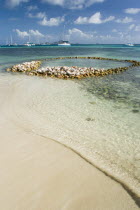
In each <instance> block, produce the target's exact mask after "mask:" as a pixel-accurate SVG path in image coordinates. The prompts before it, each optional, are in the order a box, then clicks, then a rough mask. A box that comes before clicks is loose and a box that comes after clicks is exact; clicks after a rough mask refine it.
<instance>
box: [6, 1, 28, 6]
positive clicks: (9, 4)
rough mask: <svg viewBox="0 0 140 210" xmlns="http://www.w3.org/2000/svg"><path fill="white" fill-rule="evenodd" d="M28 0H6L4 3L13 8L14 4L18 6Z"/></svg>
mask: <svg viewBox="0 0 140 210" xmlns="http://www.w3.org/2000/svg"><path fill="white" fill-rule="evenodd" d="M28 1H29V0H6V5H7V7H9V8H14V7H16V6H19V5H20V4H21V3H26V2H28Z"/></svg>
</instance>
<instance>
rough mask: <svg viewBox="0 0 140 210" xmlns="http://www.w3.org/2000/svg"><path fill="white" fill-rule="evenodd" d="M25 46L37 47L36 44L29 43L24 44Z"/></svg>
mask: <svg viewBox="0 0 140 210" xmlns="http://www.w3.org/2000/svg"><path fill="white" fill-rule="evenodd" d="M24 46H27V47H31V46H35V44H34V43H30V42H27V43H25V44H24Z"/></svg>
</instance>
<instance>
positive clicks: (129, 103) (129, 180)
mask: <svg viewBox="0 0 140 210" xmlns="http://www.w3.org/2000/svg"><path fill="white" fill-rule="evenodd" d="M80 55H83V56H101V57H109V58H119V59H134V60H139V61H140V47H132V48H131V47H123V46H119V45H117V46H116V45H102V46H99V47H98V46H92V45H91V46H90V45H88V46H74V47H69V48H63V47H42V48H41V47H37V48H35V47H34V48H0V87H1V89H0V91H4V88H2V87H4V85H5V84H7V86H8V87H9V89H10V97H11V98H10V100H11V101H10V106H12V107H13V109H12V112H13V119H11V120H13V121H14V122H16V123H17V125H18V126H21V127H24V129H25V130H26V129H27V130H30V132H32V133H35V134H37V135H43V136H46V137H49V138H53V139H55V140H56V141H59V142H60V143H63V144H65V145H67V146H69V147H71V148H73V149H74V150H75V151H76V152H77V153H80V154H81V155H82V156H83V157H85V158H86V159H88V160H90V161H91V162H92V163H93V164H94V165H96V166H97V167H98V168H100V169H101V170H103V171H105V172H107V173H108V174H109V175H111V176H113V177H115V178H116V179H117V180H119V181H120V182H122V183H124V184H125V185H126V186H128V187H129V188H130V189H131V190H133V191H134V192H135V193H137V194H139V193H140V192H139V189H140V188H139V180H140V149H139V148H140V141H139V136H140V131H139V127H140V115H139V114H140V67H136V68H131V69H129V70H128V71H126V72H123V73H120V74H114V75H108V76H106V77H101V78H100V77H99V78H86V79H83V80H72V81H71V80H59V79H52V78H46V79H44V78H37V77H29V76H25V75H23V74H11V73H7V72H5V71H4V69H5V68H6V67H8V66H11V65H13V64H15V63H20V62H23V61H27V60H32V59H43V58H49V57H59V56H80ZM55 64H56V65H70V66H71V65H77V66H88V65H89V66H91V65H94V66H95V67H96V68H97V67H99V68H102V67H103V68H110V67H117V65H120V63H118V62H112V61H111V62H110V61H103V60H102V61H95V60H93V61H90V62H89V60H78V61H77V60H76V61H75V60H68V59H66V60H57V61H56V63H55ZM44 65H46V64H44ZM47 65H48V63H47ZM49 65H54V61H49ZM123 65H128V64H126V63H121V66H123ZM8 105H9V101H8V103H7V107H8ZM5 106H6V102H5Z"/></svg>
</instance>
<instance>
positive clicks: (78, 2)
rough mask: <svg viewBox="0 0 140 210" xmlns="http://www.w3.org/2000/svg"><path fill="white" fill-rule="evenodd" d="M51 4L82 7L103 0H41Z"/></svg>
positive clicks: (73, 7)
mask: <svg viewBox="0 0 140 210" xmlns="http://www.w3.org/2000/svg"><path fill="white" fill-rule="evenodd" d="M42 1H43V2H47V3H49V4H53V5H59V6H61V7H66V8H69V9H82V8H85V7H89V6H91V5H92V4H95V3H102V2H104V0H42Z"/></svg>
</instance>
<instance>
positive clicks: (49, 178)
mask: <svg viewBox="0 0 140 210" xmlns="http://www.w3.org/2000/svg"><path fill="white" fill-rule="evenodd" d="M4 129H5V131H4ZM7 129H8V132H7ZM3 131H4V132H3ZM0 171H1V173H0V208H1V209H4V210H39V209H40V210H59V209H67V210H68V209H69V210H70V209H71V210H73V209H75V210H77V209H80V210H81V209H83V210H87V209H88V210H92V209H98V210H102V209H104V210H105V209H106V210H118V209H122V210H125V209H126V210H128V209H130V210H132V209H133V210H134V209H139V208H138V207H137V206H136V204H135V202H134V201H133V200H132V198H131V197H130V196H129V195H128V193H127V192H126V191H125V190H124V189H123V188H122V187H121V185H119V184H118V183H116V182H115V181H113V180H112V179H110V178H109V177H107V176H105V175H104V174H103V173H102V172H100V171H98V170H97V169H96V168H94V167H93V166H92V165H90V164H89V163H87V162H86V161H85V160H83V159H82V158H80V157H79V156H78V155H77V154H75V153H74V152H73V151H71V150H69V149H67V148H66V147H64V146H62V145H60V144H58V143H55V142H54V141H52V140H51V139H44V138H43V137H38V136H32V135H31V134H30V133H28V131H25V132H23V131H21V130H16V128H15V129H14V128H13V126H12V125H8V126H6V127H5V128H4V127H2V126H1V128H0Z"/></svg>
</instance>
